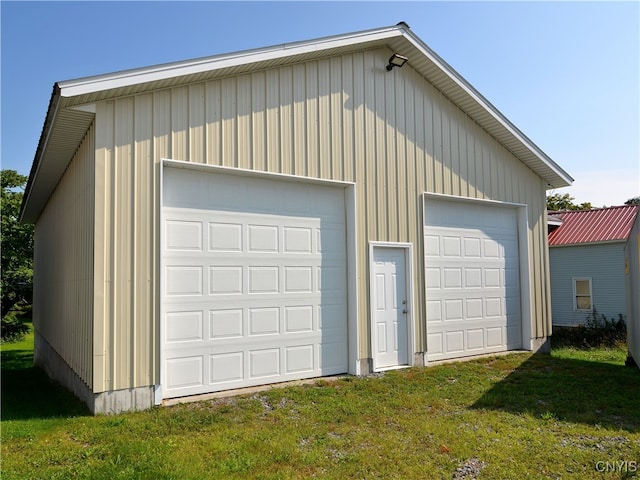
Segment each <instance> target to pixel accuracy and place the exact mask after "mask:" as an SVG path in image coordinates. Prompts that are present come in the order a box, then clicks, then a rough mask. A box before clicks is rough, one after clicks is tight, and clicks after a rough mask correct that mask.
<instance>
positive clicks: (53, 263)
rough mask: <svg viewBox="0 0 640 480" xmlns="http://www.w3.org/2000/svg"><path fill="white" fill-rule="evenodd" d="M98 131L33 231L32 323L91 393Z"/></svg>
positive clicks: (89, 135) (82, 146)
mask: <svg viewBox="0 0 640 480" xmlns="http://www.w3.org/2000/svg"><path fill="white" fill-rule="evenodd" d="M93 138H94V128H93V127H91V128H90V129H89V131H88V132H87V134H86V136H85V138H84V140H83V141H82V143H81V144H80V147H79V148H78V150H77V152H76V154H75V155H74V157H73V159H72V160H71V163H70V164H69V166H68V168H67V170H66V171H65V173H64V175H63V177H62V179H61V180H60V183H59V184H58V186H57V187H56V189H55V191H54V192H53V194H52V196H51V198H50V199H49V202H48V203H47V205H46V207H45V209H44V210H43V212H42V214H41V215H40V218H39V219H38V222H37V224H36V229H35V251H34V260H35V262H34V265H35V275H34V309H33V324H34V328H35V329H36V330H37V331H38V333H39V334H40V335H41V336H42V337H43V338H44V339H45V340H46V341H47V343H49V345H51V347H53V348H54V350H55V351H56V352H57V353H58V354H59V355H60V356H61V357H62V358H63V359H64V360H65V361H66V362H67V364H68V365H69V366H70V367H71V369H72V370H73V371H74V372H75V373H76V374H77V375H78V376H79V377H80V378H81V379H82V380H83V381H84V382H85V383H86V384H87V385H88V386H89V388H91V387H92V386H93V378H92V362H93V358H92V350H91V338H92V335H93V188H94V181H93V179H94V171H93V158H94V152H95V150H94V142H93Z"/></svg>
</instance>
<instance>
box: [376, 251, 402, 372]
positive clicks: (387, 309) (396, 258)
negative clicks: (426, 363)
mask: <svg viewBox="0 0 640 480" xmlns="http://www.w3.org/2000/svg"><path fill="white" fill-rule="evenodd" d="M405 268H406V266H405V252H404V249H401V248H391V247H375V248H374V251H373V276H374V281H373V289H374V291H373V292H372V295H373V297H374V301H373V315H372V317H373V329H372V330H373V346H374V352H373V353H374V358H373V368H374V370H381V369H385V368H393V367H397V366H401V365H407V364H408V360H409V358H408V331H407V313H408V302H407V300H408V299H407V288H406V275H405Z"/></svg>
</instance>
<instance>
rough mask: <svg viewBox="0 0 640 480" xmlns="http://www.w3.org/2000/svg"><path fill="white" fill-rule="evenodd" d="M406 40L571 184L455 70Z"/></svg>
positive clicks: (410, 37)
mask: <svg viewBox="0 0 640 480" xmlns="http://www.w3.org/2000/svg"><path fill="white" fill-rule="evenodd" d="M405 36H406V38H407V39H408V40H409V41H410V42H411V43H412V44H413V46H414V47H415V48H417V49H418V50H420V52H421V53H422V54H423V55H424V56H425V57H427V58H428V59H429V60H430V61H431V62H433V63H434V64H435V65H436V66H437V67H438V68H440V70H442V71H443V72H444V73H445V74H446V75H447V76H448V77H449V78H450V79H451V81H453V82H454V83H455V84H456V86H457V87H458V88H460V89H461V90H463V91H464V93H466V94H467V95H469V96H470V97H471V98H472V99H473V100H474V101H475V102H476V103H478V104H479V105H480V106H481V107H482V108H483V109H484V110H486V111H487V113H489V114H490V115H491V116H492V117H493V118H494V119H495V120H496V121H497V122H498V123H500V125H501V126H502V127H503V128H505V129H506V130H507V131H508V132H509V134H510V135H512V136H513V137H515V138H516V139H517V140H518V141H519V142H520V143H522V144H523V145H524V146H525V147H526V148H527V149H528V150H530V151H531V152H532V153H533V154H534V155H536V156H537V157H538V158H539V159H540V160H541V161H543V162H544V163H545V164H546V165H547V166H548V167H549V168H550V169H551V170H553V172H554V173H555V174H556V175H558V176H559V177H561V178H562V179H563V180H564V181H565V182H567V184H568V185H571V184H572V183H573V178H572V177H571V176H570V175H569V174H568V173H567V172H565V171H564V170H563V169H562V168H561V167H560V166H559V165H557V164H556V163H555V162H554V161H553V160H552V159H551V158H550V157H549V156H548V155H547V154H546V153H544V152H543V151H542V150H540V148H539V147H538V146H537V145H536V144H534V143H533V142H532V141H531V140H530V139H529V138H527V136H526V135H525V134H524V133H522V132H521V131H520V130H519V129H518V128H517V127H516V126H515V125H513V124H512V123H511V122H510V121H509V120H508V119H507V118H506V117H505V116H504V115H503V114H502V113H500V111H499V110H498V109H497V108H496V107H494V106H493V105H492V104H491V102H489V100H487V99H486V98H485V97H484V96H482V95H481V94H480V92H478V91H477V90H476V89H475V88H473V86H471V84H469V83H468V82H467V81H466V80H465V79H464V78H463V77H462V76H461V75H460V74H459V73H458V72H456V71H455V69H454V68H453V67H452V66H451V65H449V64H448V63H447V62H446V61H444V59H442V58H441V57H440V56H439V55H438V54H437V53H435V52H434V51H433V50H431V48H429V46H428V45H426V44H425V43H424V42H423V41H422V40H421V39H420V38H418V37H417V36H416V35H414V34H413V32H411V31H407V32H406V33H405Z"/></svg>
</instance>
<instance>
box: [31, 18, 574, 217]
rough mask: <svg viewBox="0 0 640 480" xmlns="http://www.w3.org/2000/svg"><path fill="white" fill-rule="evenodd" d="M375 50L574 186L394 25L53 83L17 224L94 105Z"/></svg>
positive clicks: (546, 172)
mask: <svg viewBox="0 0 640 480" xmlns="http://www.w3.org/2000/svg"><path fill="white" fill-rule="evenodd" d="M380 47H388V48H389V49H390V50H393V51H394V52H397V53H399V54H400V55H403V56H406V57H408V58H409V65H411V67H412V68H413V69H414V70H415V71H417V72H418V73H419V74H420V75H422V76H423V77H424V78H425V79H426V80H427V81H429V82H430V83H431V84H433V85H434V86H435V87H436V88H437V89H438V90H439V91H440V92H442V94H443V95H445V96H446V97H448V98H449V99H450V100H451V101H452V102H454V103H455V104H456V105H457V106H458V107H459V108H460V109H461V110H463V111H464V112H465V113H466V114H467V115H469V116H470V117H471V118H472V119H473V120H474V121H475V122H476V123H477V124H478V125H480V126H481V127H482V128H483V129H484V130H486V131H487V132H488V133H489V134H490V135H492V136H493V137H494V138H495V139H496V140H497V141H498V142H500V143H501V144H502V145H503V146H504V147H505V148H506V149H507V150H509V151H510V152H511V153H513V154H514V155H515V156H516V157H517V158H519V159H520V160H521V161H522V162H523V163H524V164H525V165H527V166H528V167H529V168H530V169H531V170H532V171H533V172H535V173H536V174H537V175H538V176H539V177H540V178H541V179H543V181H544V182H545V184H546V185H547V188H560V187H566V186H569V185H570V184H571V183H572V182H573V178H571V176H569V174H568V173H567V172H565V171H564V170H563V169H562V168H561V167H560V166H559V165H557V164H556V163H555V162H554V161H553V160H552V159H551V158H549V157H548V156H547V155H546V154H545V153H544V152H543V151H542V150H541V149H540V148H538V147H537V146H536V145H535V144H534V143H533V142H532V141H531V140H529V139H528V138H527V137H526V136H525V135H524V134H523V133H522V132H521V131H520V130H518V129H517V128H516V127H515V126H514V125H513V124H512V123H511V122H510V121H509V120H507V118H506V117H505V116H504V115H502V114H501V113H500V112H499V111H498V110H497V109H496V108H495V107H494V106H493V105H491V103H490V102H489V101H488V100H487V99H485V98H484V97H483V96H482V95H481V94H480V93H479V92H478V91H477V90H475V89H474V88H473V87H472V86H471V85H470V84H469V83H468V82H467V81H466V80H464V79H463V78H462V77H461V76H460V75H459V74H458V73H457V72H456V71H455V70H454V69H453V68H452V67H451V66H450V65H448V64H447V63H446V62H445V61H444V60H443V59H442V58H440V57H439V56H438V55H437V54H436V53H435V52H434V51H433V50H431V49H430V48H429V47H428V46H427V45H426V44H425V43H424V42H423V41H422V40H420V39H419V38H418V37H417V36H416V35H414V33H413V32H412V31H411V30H409V27H408V26H407V25H406V24H405V23H403V22H401V23H399V24H397V25H394V26H392V27H385V28H380V29H374V30H366V31H362V32H356V33H351V34H345V35H336V36H331V37H325V38H320V39H316V40H309V41H303V42H296V43H288V44H282V45H278V46H273V47H267V48H260V49H255V50H246V51H241V52H235V53H230V54H224V55H216V56H211V57H205V58H200V59H195V60H187V61H181V62H174V63H167V64H163V65H157V66H153V67H146V68H139V69H134V70H126V71H121V72H116V73H110V74H106V75H98V76H92V77H86V78H80V79H76V80H69V81H64V82H59V83H56V85H55V86H54V90H53V93H52V96H51V101H50V103H49V108H48V112H47V116H46V120H45V123H44V127H43V130H42V134H41V136H40V141H39V144H38V148H37V151H36V156H35V159H34V162H33V166H32V168H31V173H30V176H29V181H28V183H27V187H26V191H25V196H24V201H23V205H22V212H21V219H22V221H24V222H35V221H36V220H37V218H38V217H39V216H40V213H41V211H42V209H43V208H44V206H45V204H46V202H47V201H48V199H49V197H50V195H51V194H52V193H53V190H54V189H55V187H56V185H57V184H58V182H59V180H60V178H61V176H62V174H63V173H64V170H65V169H66V168H67V166H68V164H69V162H70V160H71V158H72V156H73V154H74V153H75V151H76V150H77V148H78V146H79V144H80V142H81V141H82V138H83V137H84V135H85V134H86V132H87V129H88V128H89V126H90V125H91V122H92V121H93V118H94V112H93V111H92V105H94V104H95V103H96V102H99V101H104V100H108V99H113V98H117V97H123V96H129V95H134V94H138V93H143V92H148V91H152V90H158V89H163V88H169V87H173V86H176V85H182V84H185V83H196V82H202V81H206V80H211V79H215V78H220V77H226V76H231V75H239V74H242V73H246V72H250V71H255V70H263V69H268V68H275V67H278V66H282V65H289V64H294V63H299V62H303V61H310V60H314V59H319V58H326V57H331V56H337V55H342V54H347V53H350V52H355V51H362V50H369V49H373V48H380Z"/></svg>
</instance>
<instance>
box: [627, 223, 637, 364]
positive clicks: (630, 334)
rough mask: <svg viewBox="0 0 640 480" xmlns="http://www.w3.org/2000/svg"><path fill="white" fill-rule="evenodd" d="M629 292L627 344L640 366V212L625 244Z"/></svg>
mask: <svg viewBox="0 0 640 480" xmlns="http://www.w3.org/2000/svg"><path fill="white" fill-rule="evenodd" d="M624 261H625V264H624V272H625V277H626V285H625V286H626V293H627V346H628V348H629V356H630V357H631V358H632V359H633V361H634V362H635V364H636V365H637V366H638V367H640V214H637V215H636V220H635V222H634V223H633V226H632V227H631V232H630V233H629V238H628V239H627V243H625V245H624Z"/></svg>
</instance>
